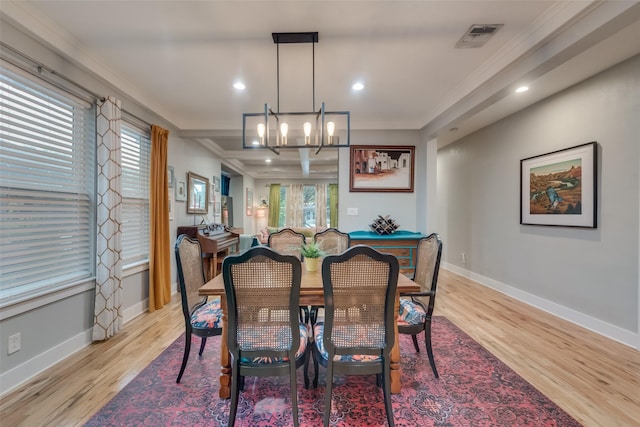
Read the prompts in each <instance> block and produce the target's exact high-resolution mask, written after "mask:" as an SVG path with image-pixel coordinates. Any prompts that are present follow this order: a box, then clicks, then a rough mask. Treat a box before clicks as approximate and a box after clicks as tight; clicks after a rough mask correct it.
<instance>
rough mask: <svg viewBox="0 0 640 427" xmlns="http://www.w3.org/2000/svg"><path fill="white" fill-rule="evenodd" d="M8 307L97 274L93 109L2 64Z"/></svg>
mask: <svg viewBox="0 0 640 427" xmlns="http://www.w3.org/2000/svg"><path fill="white" fill-rule="evenodd" d="M0 71H1V72H0V245H1V248H2V249H1V250H0V271H1V272H2V273H1V274H0V289H1V290H2V294H3V295H2V298H1V299H2V300H5V299H6V298H10V297H12V296H15V295H16V294H21V295H22V294H25V293H30V292H39V291H47V290H50V289H54V288H57V287H60V286H63V285H66V284H71V283H73V282H77V281H79V280H82V279H87V278H90V277H92V276H93V274H94V264H95V250H94V241H95V238H94V235H95V220H94V218H95V209H94V206H95V200H94V194H95V173H94V169H95V113H94V108H93V105H91V104H89V103H87V102H86V101H83V100H81V99H79V98H76V97H73V96H71V95H69V94H68V93H65V92H62V91H60V90H57V89H55V88H53V87H52V86H51V85H49V84H47V83H45V82H43V81H40V80H39V79H37V78H34V77H31V76H27V75H26V74H25V73H22V72H20V71H18V70H17V69H14V68H13V67H11V66H10V65H8V64H6V63H4V62H3V63H2V64H0Z"/></svg>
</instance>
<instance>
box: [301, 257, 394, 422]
mask: <svg viewBox="0 0 640 427" xmlns="http://www.w3.org/2000/svg"><path fill="white" fill-rule="evenodd" d="M399 270H400V268H399V264H398V259H397V258H396V257H395V256H393V255H389V254H383V253H381V252H378V251H376V250H375V249H373V248H371V247H368V246H364V245H357V246H353V247H351V248H349V249H347V250H346V251H345V252H343V253H341V254H338V255H329V256H327V257H326V258H325V259H324V261H323V263H322V282H323V288H324V305H325V317H324V321H322V322H318V323H317V324H316V325H315V326H314V342H315V345H313V346H312V347H313V360H314V367H315V376H314V379H313V384H314V386H317V384H318V362H319V363H320V364H321V365H322V366H324V367H325V368H326V390H325V408H324V425H325V426H328V425H329V418H330V415H331V392H332V388H333V376H334V375H335V374H344V375H373V374H375V375H376V379H377V380H378V381H377V383H378V384H379V385H380V381H379V380H380V379H381V383H382V384H381V385H382V390H383V395H384V405H385V410H386V413H387V422H388V424H389V426H391V427H392V426H393V425H394V421H393V410H392V405H391V389H390V388H391V377H390V354H391V348H392V347H393V344H394V341H395V332H394V322H395V318H396V314H395V297H396V289H397V285H398V273H399Z"/></svg>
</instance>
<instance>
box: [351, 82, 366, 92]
mask: <svg viewBox="0 0 640 427" xmlns="http://www.w3.org/2000/svg"><path fill="white" fill-rule="evenodd" d="M351 89H353V90H362V89H364V84H363V83H361V82H356V83H354V84H353V86H351Z"/></svg>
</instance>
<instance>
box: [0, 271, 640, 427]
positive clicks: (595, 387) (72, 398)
mask: <svg viewBox="0 0 640 427" xmlns="http://www.w3.org/2000/svg"><path fill="white" fill-rule="evenodd" d="M438 286H439V291H438V299H437V301H436V314H437V315H444V316H446V317H447V318H449V320H451V321H452V322H454V323H455V324H456V325H457V326H458V327H460V328H461V329H462V330H464V331H465V332H466V333H467V334H469V335H470V336H471V337H473V338H474V339H475V340H476V341H478V342H479V343H480V344H482V345H483V346H484V347H485V348H487V349H488V350H489V351H491V352H492V353H493V354H494V355H496V356H497V357H498V358H500V359H501V360H502V361H503V362H505V363H506V364H507V365H509V366H510V367H511V368H512V369H514V370H515V371H516V372H518V373H519V374H520V375H521V376H523V377H524V378H526V379H527V380H528V381H529V382H531V383H532V384H533V385H534V386H536V387H537V388H538V389H539V390H540V391H542V392H543V393H544V394H545V395H547V396H548V397H549V398H551V399H552V400H553V401H554V402H556V403H557V404H558V405H559V406H560V407H562V408H563V409H564V410H565V411H567V412H568V413H569V414H571V415H572V416H573V417H574V418H576V419H577V420H578V421H580V422H581V423H582V424H583V425H585V426H602V427H612V426H625V427H626V426H638V425H639V422H638V420H640V352H638V351H636V350H633V349H631V348H629V347H626V346H624V345H622V344H619V343H617V342H615V341H612V340H609V339H607V338H603V337H601V336H599V335H597V334H594V333H593V332H590V331H587V330H585V329H582V328H580V327H577V326H575V325H573V324H571V323H569V322H566V321H564V320H561V319H558V318H556V317H554V316H552V315H550V314H548V313H545V312H542V311H540V310H537V309H534V308H532V307H530V306H528V305H526V304H523V303H521V302H519V301H516V300H513V299H511V298H509V297H507V296H505V295H503V294H500V293H499V292H496V291H493V290H491V289H487V288H485V287H483V286H481V285H479V284H477V283H475V282H473V281H471V280H469V279H467V278H464V277H462V276H458V275H456V274H453V273H451V272H448V271H446V270H441V273H440V282H439V285H438ZM183 329H184V325H183V320H182V313H181V308H180V304H179V299H178V297H174V299H173V301H172V303H171V304H170V305H168V306H166V307H165V308H164V309H162V310H158V311H156V312H154V313H146V314H144V315H142V316H140V317H138V318H137V319H135V320H133V321H131V322H129V323H128V324H127V325H125V328H124V330H123V332H121V333H120V334H119V335H117V336H116V337H115V338H113V339H111V340H109V341H107V342H103V343H97V344H92V345H91V346H89V347H87V348H86V349H83V350H82V351H80V352H78V353H77V354H75V355H73V356H71V357H69V358H68V359H67V360H65V361H63V362H61V363H59V364H58V365H57V366H55V367H53V368H52V369H50V370H48V371H47V372H44V373H42V374H40V375H39V376H37V377H36V378H34V379H33V380H32V381H30V382H29V383H27V384H25V385H23V386H22V387H20V388H19V389H17V390H15V391H14V392H12V393H10V394H8V395H7V396H5V397H3V398H2V399H1V400H0V424H1V425H2V426H3V427H9V426H12V427H13V426H44V425H47V426H76V425H82V424H84V423H85V422H86V421H87V420H88V419H89V418H90V417H91V416H92V415H93V414H94V413H95V412H97V411H98V410H99V409H100V408H101V407H102V406H103V405H104V404H105V403H107V402H108V401H109V400H110V399H111V398H112V397H113V396H115V395H116V393H117V392H118V391H119V390H121V389H122V388H123V387H124V386H125V385H126V384H127V383H128V382H129V381H131V379H133V378H134V377H135V376H136V375H137V374H138V373H139V372H140V371H141V370H142V369H143V368H144V367H145V366H147V365H148V364H149V363H150V362H151V361H152V360H153V359H155V358H156V357H157V356H158V354H160V353H161V352H162V350H164V349H165V348H166V347H167V346H168V345H169V344H170V343H172V342H173V341H174V340H175V339H176V338H177V337H178V336H179V335H180V334H181V333H182V332H183ZM435 357H436V363H437V360H438V359H437V358H438V355H437V353H436V354H435ZM187 369H188V367H187Z"/></svg>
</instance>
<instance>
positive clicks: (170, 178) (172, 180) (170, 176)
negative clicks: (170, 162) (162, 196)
mask: <svg viewBox="0 0 640 427" xmlns="http://www.w3.org/2000/svg"><path fill="white" fill-rule="evenodd" d="M167 181H168V182H169V188H173V186H174V185H175V183H176V177H175V175H174V173H173V166H167Z"/></svg>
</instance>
